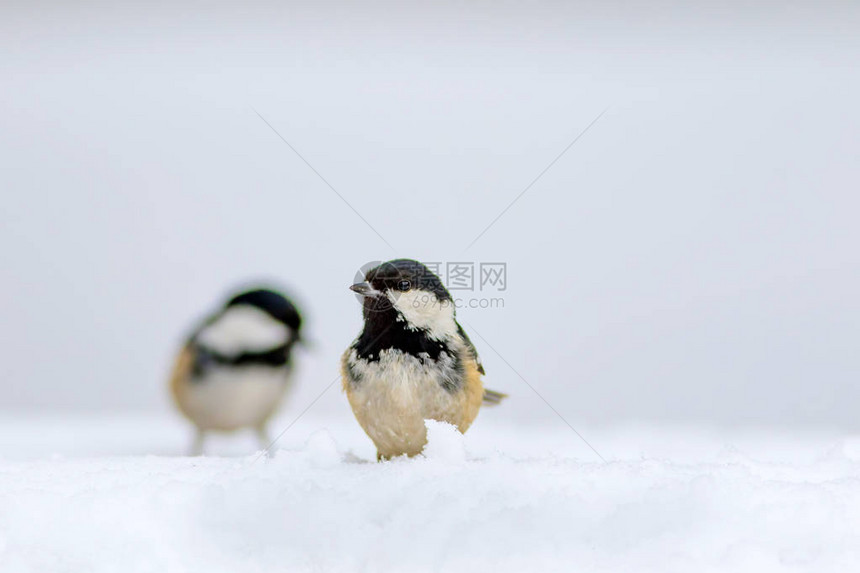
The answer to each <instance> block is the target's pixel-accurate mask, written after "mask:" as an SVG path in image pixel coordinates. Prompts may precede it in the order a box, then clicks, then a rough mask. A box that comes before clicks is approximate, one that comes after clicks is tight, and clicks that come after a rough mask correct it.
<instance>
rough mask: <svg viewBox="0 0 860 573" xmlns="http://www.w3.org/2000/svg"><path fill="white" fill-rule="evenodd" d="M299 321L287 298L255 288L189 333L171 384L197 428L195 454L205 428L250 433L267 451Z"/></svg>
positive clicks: (174, 393) (181, 407)
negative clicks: (269, 427)
mask: <svg viewBox="0 0 860 573" xmlns="http://www.w3.org/2000/svg"><path fill="white" fill-rule="evenodd" d="M301 324H302V319H301V316H300V315H299V312H298V310H297V309H296V307H295V305H293V303H292V302H290V301H289V300H288V299H287V298H286V297H285V296H283V295H281V294H279V293H277V292H274V291H271V290H267V289H255V290H249V291H247V292H243V293H241V294H238V295H236V296H234V297H233V298H231V299H230V300H229V301H227V303H226V304H225V305H224V307H223V308H222V309H220V310H219V311H218V312H216V313H215V314H213V315H211V316H209V317H208V318H207V319H205V320H204V321H203V324H202V325H200V326H199V327H198V328H197V329H195V330H194V332H193V333H192V334H191V336H190V337H189V338H188V340H187V342H186V343H185V346H184V347H183V348H182V351H181V352H180V354H179V357H178V359H177V361H176V365H175V366H174V369H173V374H172V376H171V379H170V389H171V391H172V393H173V398H174V400H175V401H176V404H177V406H178V407H179V409H180V410H181V411H182V413H183V414H185V416H186V417H187V418H188V419H189V420H191V422H193V423H194V425H195V426H196V427H197V434H196V437H195V440H194V444H193V447H192V454H194V455H199V454H201V453H202V451H203V441H204V438H205V434H206V432H210V431H219V432H231V431H234V430H239V429H242V428H251V429H253V430H254V431H255V432H256V433H257V436H258V438H259V440H260V443H261V444H262V446H263V447H266V446H268V444H269V439H268V434H267V431H266V422H267V421H268V420H269V418H270V417H271V416H272V414H273V413H274V412H275V410H276V409H277V407H278V405H279V404H280V402H281V399H282V398H283V395H284V393H285V391H286V389H287V387H288V385H289V381H290V374H291V371H292V362H291V352H292V349H293V346H294V345H295V344H296V343H297V342H299V341H300V340H301V339H300V336H299V330H300V328H301Z"/></svg>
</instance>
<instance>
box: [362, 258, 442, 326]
mask: <svg viewBox="0 0 860 573" xmlns="http://www.w3.org/2000/svg"><path fill="white" fill-rule="evenodd" d="M364 279H365V280H364V281H363V282H359V283H356V284H354V285H352V286H351V287H350V288H351V289H352V290H353V291H354V292H356V293H358V294H359V295H361V297H362V300H363V307H364V320H365V330H366V331H367V330H368V329H370V330H374V331H375V330H379V329H382V328H386V327H387V326H388V325H390V324H391V323H392V322H399V323H401V324H403V325H404V327H406V328H408V329H409V330H413V331H415V330H421V331H424V332H426V333H427V334H428V335H429V336H432V337H434V338H436V339H442V338H444V337H445V336H448V335H450V334H451V332H452V329H456V321H455V319H454V315H455V308H454V301H453V299H452V298H451V294H450V293H449V292H448V289H446V288H445V285H443V284H442V281H441V280H440V279H439V277H438V276H436V274H435V273H433V271H431V270H430V269H428V268H427V267H426V266H425V265H423V264H422V263H419V262H418V261H414V260H412V259H395V260H393V261H388V262H385V263H381V264H379V265H377V266H375V267H373V268H372V269H370V270H368V271H367V272H366V273H365V275H364Z"/></svg>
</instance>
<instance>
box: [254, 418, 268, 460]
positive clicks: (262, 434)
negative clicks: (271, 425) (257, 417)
mask: <svg viewBox="0 0 860 573" xmlns="http://www.w3.org/2000/svg"><path fill="white" fill-rule="evenodd" d="M254 432H255V433H256V434H257V440H258V441H259V442H260V449H261V450H264V451H265V452H266V456H267V457H271V455H272V452H271V449H270V448H269V445H270V444H271V443H272V442H271V441H270V440H269V431H268V430H267V429H266V425H265V424H261V425H259V426H257V427H256V428H255V429H254Z"/></svg>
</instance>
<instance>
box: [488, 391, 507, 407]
mask: <svg viewBox="0 0 860 573" xmlns="http://www.w3.org/2000/svg"><path fill="white" fill-rule="evenodd" d="M507 397H508V395H507V394H502V393H501V392H496V391H495V390H488V389H486V388H484V405H485V406H496V405H498V404H501V402H502V400H504V399H505V398H507Z"/></svg>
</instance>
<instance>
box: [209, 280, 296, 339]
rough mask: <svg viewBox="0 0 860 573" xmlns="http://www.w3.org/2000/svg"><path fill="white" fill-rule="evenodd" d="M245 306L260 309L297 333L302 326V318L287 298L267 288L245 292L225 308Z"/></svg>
mask: <svg viewBox="0 0 860 573" xmlns="http://www.w3.org/2000/svg"><path fill="white" fill-rule="evenodd" d="M243 304H246V305H250V306H253V307H256V308H259V309H260V310H262V311H264V312H265V313H266V314H268V315H269V316H271V317H272V318H274V319H275V320H277V321H279V322H282V323H284V324H285V325H287V326H288V327H290V328H291V329H292V330H293V331H294V332H296V333H298V332H299V329H300V328H301V326H302V317H301V315H300V314H299V311H298V309H296V307H295V305H294V304H293V303H292V302H290V300H289V299H288V298H287V297H285V296H284V295H282V294H279V293H277V292H275V291H272V290H269V289H265V288H259V289H254V290H249V291H245V292H242V293H239V294H237V295H236V296H234V297H233V298H231V299H230V300H229V301H227V304H226V305H224V307H225V308H230V307H233V306H238V305H243Z"/></svg>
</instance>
